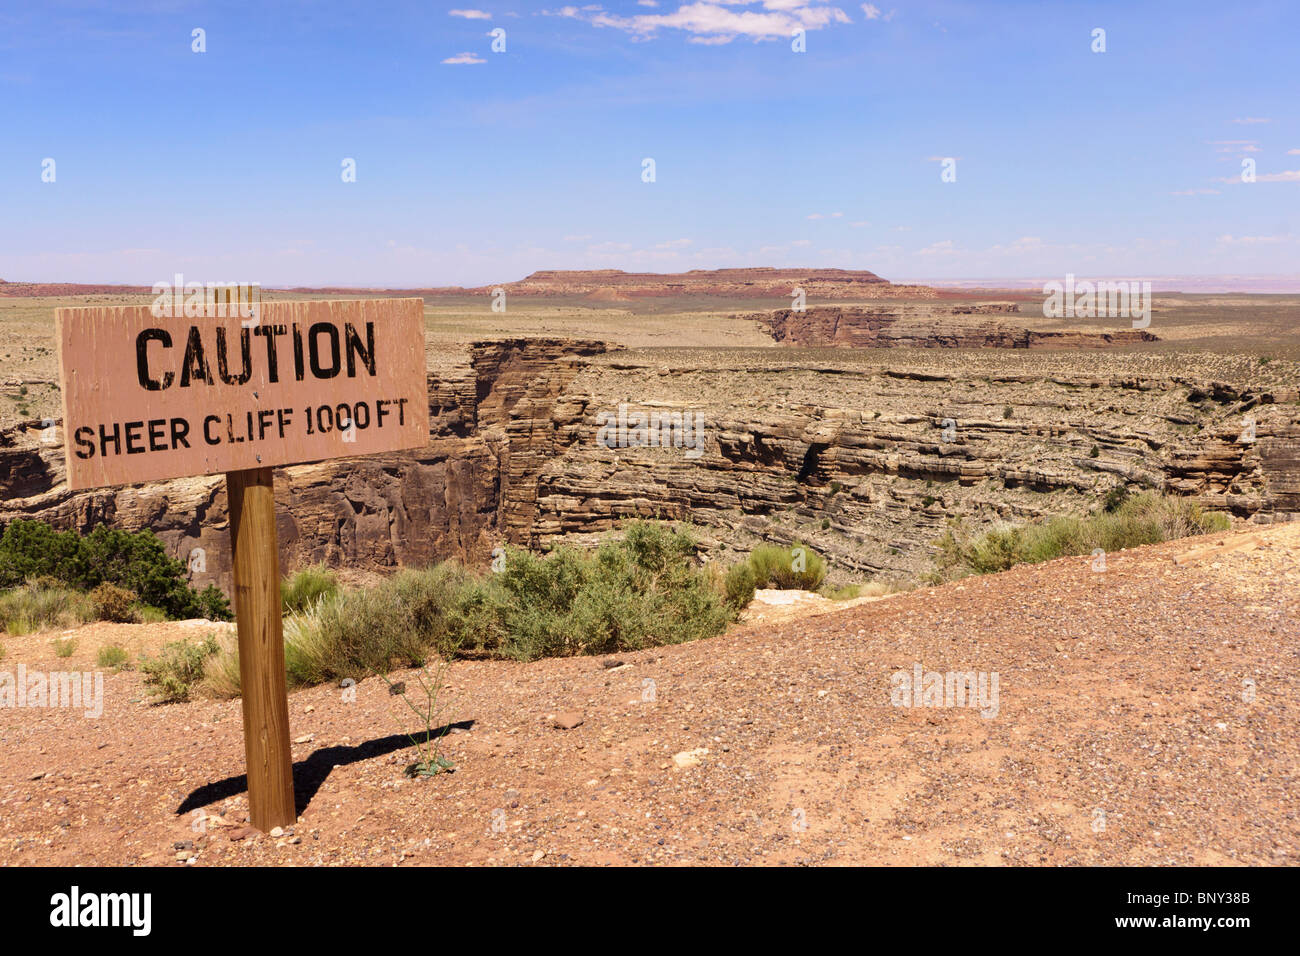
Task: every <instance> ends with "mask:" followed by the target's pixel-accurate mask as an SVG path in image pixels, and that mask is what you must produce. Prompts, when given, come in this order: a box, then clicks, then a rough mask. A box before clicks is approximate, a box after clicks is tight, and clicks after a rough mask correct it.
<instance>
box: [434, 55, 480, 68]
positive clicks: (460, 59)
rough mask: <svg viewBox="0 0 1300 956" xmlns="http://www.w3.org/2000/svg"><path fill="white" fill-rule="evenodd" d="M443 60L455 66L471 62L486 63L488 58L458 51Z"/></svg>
mask: <svg viewBox="0 0 1300 956" xmlns="http://www.w3.org/2000/svg"><path fill="white" fill-rule="evenodd" d="M442 62H443V63H451V64H452V65H455V66H461V65H465V64H470V63H486V62H487V60H484V59H482V58H481V57H478V56H475V55H474V54H473V53H457V54H456V55H455V56H449V57H447V59H445V60H443V61H442Z"/></svg>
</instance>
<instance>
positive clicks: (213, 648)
mask: <svg viewBox="0 0 1300 956" xmlns="http://www.w3.org/2000/svg"><path fill="white" fill-rule="evenodd" d="M219 649H220V648H219V647H218V645H217V639H216V636H215V635H213V634H209V635H208V636H207V637H205V638H204V639H203V640H201V641H199V642H197V643H193V642H190V641H175V642H173V643H171V644H167V645H166V646H164V647H163V649H162V651H161V652H160V653H159V655H158V656H157V657H150V658H145V657H142V658H141V659H140V671H141V673H142V674H143V675H144V683H145V686H146V687H148V688H149V692H150V693H151V694H153V695H154V697H156V698H157V699H158V700H160V701H163V702H178V701H185V700H189V699H190V695H191V694H193V693H194V690H195V688H196V687H197V686H198V685H199V684H200V682H201V681H202V680H203V671H204V667H205V665H206V664H207V662H208V661H209V660H210V659H211V658H212V657H213V655H215V654H216V653H217V651H218V650H219Z"/></svg>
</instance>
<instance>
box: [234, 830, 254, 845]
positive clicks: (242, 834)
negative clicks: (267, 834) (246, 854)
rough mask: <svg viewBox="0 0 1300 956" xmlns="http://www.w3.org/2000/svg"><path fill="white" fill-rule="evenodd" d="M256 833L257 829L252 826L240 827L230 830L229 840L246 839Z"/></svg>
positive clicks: (235, 841)
mask: <svg viewBox="0 0 1300 956" xmlns="http://www.w3.org/2000/svg"><path fill="white" fill-rule="evenodd" d="M257 834H258V831H257V829H256V828H254V827H240V828H239V829H238V830H234V831H232V832H231V834H230V842H232V843H237V842H239V841H240V840H246V839H248V838H249V837H253V836H257Z"/></svg>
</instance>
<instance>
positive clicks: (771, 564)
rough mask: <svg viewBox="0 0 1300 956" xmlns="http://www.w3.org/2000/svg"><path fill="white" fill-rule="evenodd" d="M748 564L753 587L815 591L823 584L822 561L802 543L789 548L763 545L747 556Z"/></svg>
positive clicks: (824, 574)
mask: <svg viewBox="0 0 1300 956" xmlns="http://www.w3.org/2000/svg"><path fill="white" fill-rule="evenodd" d="M747 563H748V564H749V566H750V568H752V569H753V577H754V584H755V587H760V588H767V587H771V588H781V589H783V590H784V589H790V588H800V589H802V590H805V591H816V590H817V589H818V588H819V587H821V586H822V582H823V581H825V580H826V562H825V560H824V559H823V558H822V556H821V555H820V554H818V553H817V552H816V551H814V550H813V549H812V548H810V547H808V546H807V545H806V544H803V543H801V542H795V543H794V544H793V545H791V546H790V547H788V548H783V547H781V546H780V545H775V544H767V545H762V546H760V547H757V548H755V549H754V550H753V551H752V552H750V555H749V558H748V561H747Z"/></svg>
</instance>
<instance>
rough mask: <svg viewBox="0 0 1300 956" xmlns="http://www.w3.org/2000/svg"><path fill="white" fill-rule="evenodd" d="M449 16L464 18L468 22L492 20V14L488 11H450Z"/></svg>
mask: <svg viewBox="0 0 1300 956" xmlns="http://www.w3.org/2000/svg"><path fill="white" fill-rule="evenodd" d="M447 15H448V16H452V17H464V18H465V19H466V20H491V19H492V14H490V13H488V12H487V11H486V10H448V11H447Z"/></svg>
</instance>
